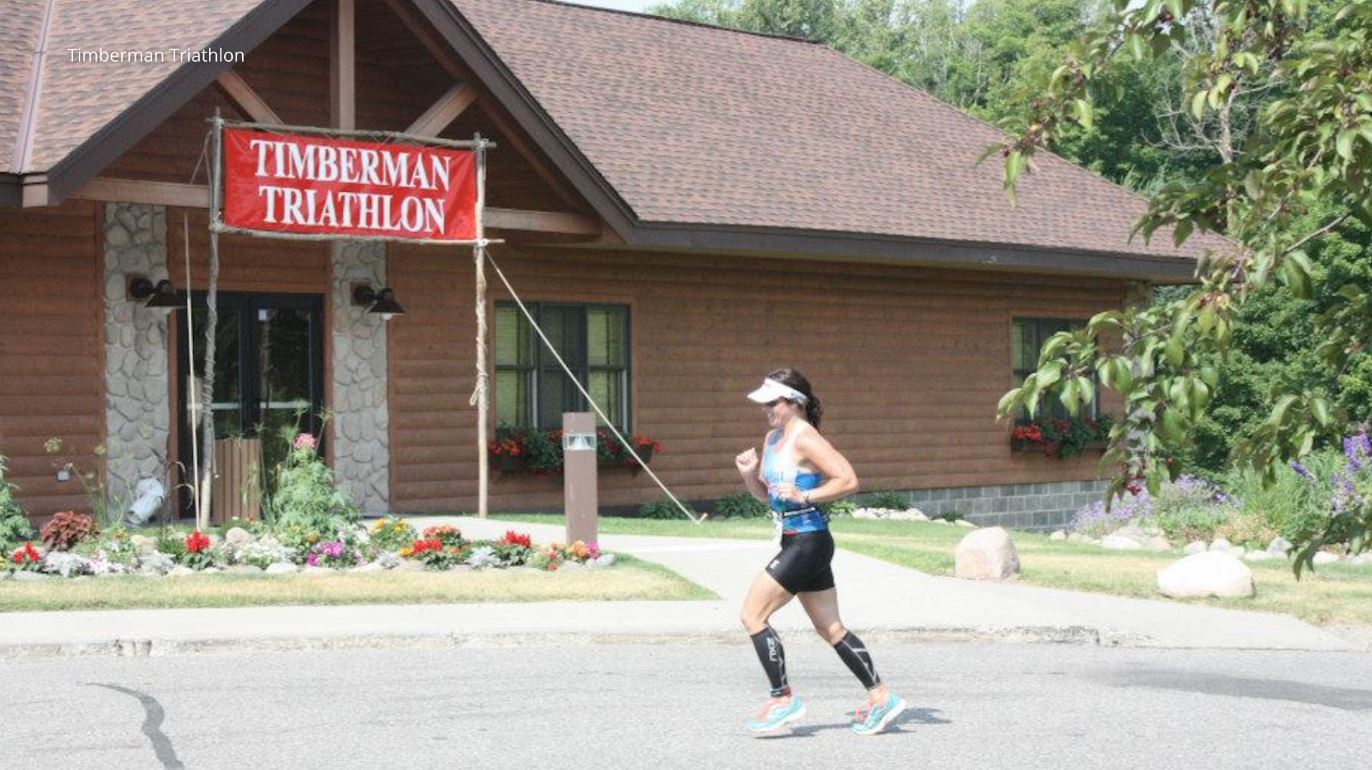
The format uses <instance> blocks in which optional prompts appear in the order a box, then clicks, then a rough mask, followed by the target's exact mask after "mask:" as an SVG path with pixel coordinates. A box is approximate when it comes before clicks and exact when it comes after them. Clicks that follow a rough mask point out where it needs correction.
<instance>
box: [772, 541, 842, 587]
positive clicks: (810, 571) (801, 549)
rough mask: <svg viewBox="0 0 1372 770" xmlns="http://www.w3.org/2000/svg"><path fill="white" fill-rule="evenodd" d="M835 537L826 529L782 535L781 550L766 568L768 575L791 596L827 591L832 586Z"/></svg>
mask: <svg viewBox="0 0 1372 770" xmlns="http://www.w3.org/2000/svg"><path fill="white" fill-rule="evenodd" d="M833 558H834V536H833V535H831V534H829V530H827V529H825V530H820V531H819V532H797V533H795V534H791V535H782V536H781V551H780V552H778V553H777V555H776V556H774V557H772V561H771V563H770V564H768V565H767V574H768V575H771V576H772V577H773V578H775V579H776V581H777V582H778V583H780V584H781V587H782V588H785V589H786V590H787V591H790V592H791V593H793V594H799V593H805V592H806V591H827V590H829V589H830V588H833V587H834V571H833V570H832V569H830V568H829V562H831V561H833Z"/></svg>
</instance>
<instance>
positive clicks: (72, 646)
mask: <svg viewBox="0 0 1372 770" xmlns="http://www.w3.org/2000/svg"><path fill="white" fill-rule="evenodd" d="M785 630H787V631H793V630H798V629H785ZM863 636H864V637H866V638H869V639H871V640H872V641H881V642H887V643H909V642H946V643H954V642H960V643H990V642H1001V643H1010V644H1076V645H1085V646H1098V647H1148V646H1157V645H1156V642H1155V641H1154V640H1152V639H1150V638H1148V637H1145V636H1140V635H1137V634H1128V633H1122V632H1117V631H1110V630H1102V629H1097V628H1090V627H1086V626H1066V627H1056V626H1018V627H1007V628H947V627H945V628H870V629H865V630H864V631H863ZM744 643H746V637H745V636H744V635H743V633H742V632H741V631H738V632H733V631H731V632H727V633H725V632H716V633H697V632H684V633H657V634H654V633H646V634H645V633H580V632H553V633H488V634H453V633H433V634H354V635H341V636H318V637H239V638H234V637H215V638H205V639H160V638H157V637H145V638H134V639H99V640H89V641H81V642H28V643H25V642H20V643H15V644H0V662H10V661H18V660H40V659H47V658H73V657H116V658H151V657H162V656H170V655H224V654H245V653H281V652H306V651H317V650H363V649H415V650H419V649H430V650H441V649H458V648H464V647H528V646H553V645H591V644H606V645H613V644H650V645H651V644H744Z"/></svg>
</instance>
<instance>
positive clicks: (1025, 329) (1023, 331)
mask: <svg viewBox="0 0 1372 770" xmlns="http://www.w3.org/2000/svg"><path fill="white" fill-rule="evenodd" d="M1011 324H1012V325H1011V330H1010V341H1011V345H1012V346H1013V348H1014V378H1015V384H1014V386H1015V387H1019V386H1020V385H1021V384H1023V383H1024V380H1025V378H1026V377H1028V376H1029V375H1031V374H1033V373H1034V372H1036V371H1038V365H1039V351H1041V350H1043V344H1044V343H1045V342H1047V341H1048V338H1049V337H1052V336H1053V335H1054V334H1057V333H1058V332H1065V331H1070V330H1072V329H1079V328H1081V327H1083V326H1085V325H1086V322H1085V321H1078V320H1068V319H1063V318H1016V319H1014V320H1013V321H1012V322H1011ZM1094 379H1095V378H1094V377H1093V378H1092V380H1093V381H1094ZM1077 414H1078V416H1080V417H1092V418H1094V417H1099V416H1100V393H1099V389H1097V394H1096V398H1094V399H1092V401H1091V403H1090V405H1088V406H1086V407H1085V408H1083V409H1080V410H1078V412H1077ZM1028 416H1029V415H1028V413H1021V414H1020V417H1021V418H1025V419H1027V418H1028ZM1070 416H1071V415H1069V414H1068V413H1067V408H1066V407H1064V406H1063V405H1062V401H1060V400H1059V399H1058V398H1057V396H1050V397H1045V398H1042V399H1040V400H1039V409H1038V419H1040V420H1059V419H1067V418H1068V417H1070Z"/></svg>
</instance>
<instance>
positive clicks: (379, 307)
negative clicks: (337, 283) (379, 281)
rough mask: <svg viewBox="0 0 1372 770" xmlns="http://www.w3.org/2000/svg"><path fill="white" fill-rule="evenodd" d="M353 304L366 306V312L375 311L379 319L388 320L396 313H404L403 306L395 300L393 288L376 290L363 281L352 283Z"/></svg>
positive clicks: (396, 314)
mask: <svg viewBox="0 0 1372 770" xmlns="http://www.w3.org/2000/svg"><path fill="white" fill-rule="evenodd" d="M353 304H354V305H357V306H359V307H365V308H367V312H368V313H376V314H378V315H380V316H381V320H383V321H389V320H391V319H392V318H395V317H396V316H398V315H405V308H403V307H401V306H400V303H399V302H396V301H395V290H393V289H391V288H390V287H386V288H383V289H381V290H380V291H376V290H374V289H372V287H370V286H368V285H366V284H364V283H355V284H353Z"/></svg>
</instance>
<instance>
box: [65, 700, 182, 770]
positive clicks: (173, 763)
mask: <svg viewBox="0 0 1372 770" xmlns="http://www.w3.org/2000/svg"><path fill="white" fill-rule="evenodd" d="M84 684H85V685H86V686H88V687H103V688H105V689H106V690H114V691H115V692H122V693H124V694H125V695H131V696H133V697H134V698H137V699H138V702H139V703H140V704H142V706H143V734H144V735H146V736H148V740H149V741H152V750H153V751H154V752H155V753H156V754H157V761H159V762H161V763H162V767H163V768H164V770H184V768H185V767H186V766H185V765H183V764H181V760H179V759H177V758H176V749H174V748H172V745H171V739H169V738H168V737H167V735H166V733H164V732H162V721H163V720H164V719H166V716H167V715H166V712H165V711H163V710H162V704H160V703H158V702H157V699H156V698H154V697H152V696H151V695H148V694H147V693H142V692H139V691H137V690H130V689H129V688H127V687H120V686H119V685H117V684H101V683H100V682H85V683H84Z"/></svg>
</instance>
